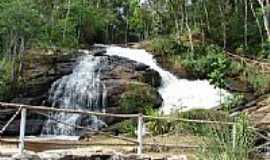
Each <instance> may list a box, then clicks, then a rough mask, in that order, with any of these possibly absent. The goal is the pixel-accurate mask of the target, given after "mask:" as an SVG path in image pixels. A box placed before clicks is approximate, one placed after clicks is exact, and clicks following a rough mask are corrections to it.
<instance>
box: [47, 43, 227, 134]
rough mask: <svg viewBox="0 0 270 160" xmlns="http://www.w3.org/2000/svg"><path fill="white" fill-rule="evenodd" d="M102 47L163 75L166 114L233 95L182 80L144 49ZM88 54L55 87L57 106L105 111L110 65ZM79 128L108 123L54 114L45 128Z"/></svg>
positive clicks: (52, 94)
mask: <svg viewBox="0 0 270 160" xmlns="http://www.w3.org/2000/svg"><path fill="white" fill-rule="evenodd" d="M102 47H106V50H107V53H106V54H107V55H114V56H120V57H125V58H128V59H131V60H134V61H137V62H140V63H144V64H146V65H149V66H150V67H151V68H152V69H154V70H156V71H157V72H159V74H160V76H161V78H162V85H161V87H160V88H159V93H160V95H161V96H162V98H163V106H162V108H161V111H163V112H164V113H165V114H168V113H170V112H172V111H175V110H182V111H185V110H190V109H194V108H205V109H209V108H212V107H216V106H218V105H219V104H220V102H221V101H220V100H223V99H224V98H225V97H226V96H227V95H229V93H227V92H226V91H225V90H219V89H215V88H214V86H212V85H210V84H209V82H208V81H207V80H196V81H189V80H186V79H178V78H177V77H176V76H174V75H173V74H171V73H170V72H168V71H166V70H164V69H162V68H161V67H159V66H158V65H157V63H156V61H155V59H154V57H153V55H151V54H150V53H147V52H146V51H145V50H143V49H129V48H121V47H116V46H104V45H103V46H102ZM87 53H88V52H87ZM87 53H86V55H85V56H83V57H82V58H81V59H80V60H79V63H78V65H77V66H76V67H75V68H74V70H73V73H72V74H70V75H67V76H64V77H63V78H61V79H59V80H58V81H56V82H55V83H54V84H53V85H52V87H51V89H50V96H49V101H50V102H51V103H52V106H53V107H59V108H62V109H76V110H91V111H99V112H100V111H104V109H105V105H106V104H105V103H106V94H107V91H106V88H105V84H103V83H102V82H101V80H100V74H101V73H100V71H101V68H102V66H104V65H106V60H105V58H104V57H102V56H101V57H94V56H91V55H87ZM220 91H221V92H220ZM220 93H221V95H222V97H220ZM59 122H62V123H63V122H64V123H65V124H62V123H59ZM66 124H67V125H66ZM75 125H79V126H88V127H91V128H99V126H101V125H104V123H103V122H102V121H100V120H98V119H97V117H94V116H92V117H89V116H86V117H84V116H81V115H78V114H65V113H57V114H56V113H55V114H51V115H50V119H49V120H48V121H47V122H46V124H45V126H44V127H43V131H42V135H54V136H55V135H61V136H63V135H68V136H77V135H79V134H80V131H81V130H78V129H76V128H74V126H75ZM68 126H70V127H68Z"/></svg>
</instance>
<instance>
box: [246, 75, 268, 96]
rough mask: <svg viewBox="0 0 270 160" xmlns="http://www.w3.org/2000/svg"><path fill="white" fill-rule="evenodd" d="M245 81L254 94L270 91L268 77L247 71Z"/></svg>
mask: <svg viewBox="0 0 270 160" xmlns="http://www.w3.org/2000/svg"><path fill="white" fill-rule="evenodd" d="M246 79H247V81H248V82H249V83H250V84H251V85H252V87H253V89H254V91H255V93H256V94H258V95H261V94H264V93H266V92H268V91H270V75H269V74H267V73H266V74H264V73H260V72H259V71H258V72H256V71H254V70H253V72H252V71H251V72H250V71H249V73H248V74H247V77H246Z"/></svg>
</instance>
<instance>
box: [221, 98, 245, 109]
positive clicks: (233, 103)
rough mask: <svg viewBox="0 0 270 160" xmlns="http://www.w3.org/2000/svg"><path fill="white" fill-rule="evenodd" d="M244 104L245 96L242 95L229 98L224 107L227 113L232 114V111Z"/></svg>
mask: <svg viewBox="0 0 270 160" xmlns="http://www.w3.org/2000/svg"><path fill="white" fill-rule="evenodd" d="M243 102H244V96H243V95H242V94H235V95H233V96H227V97H226V99H225V101H224V102H223V104H222V106H223V109H224V110H225V111H228V112H230V111H231V109H233V108H235V107H237V106H239V105H241V104H242V103H243Z"/></svg>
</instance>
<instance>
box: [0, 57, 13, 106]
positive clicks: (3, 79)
mask: <svg viewBox="0 0 270 160" xmlns="http://www.w3.org/2000/svg"><path fill="white" fill-rule="evenodd" d="M11 70H12V64H11V63H10V62H6V61H5V60H4V59H2V60H0V100H1V101H5V100H7V99H8V98H9V97H10V96H11V93H10V90H11V79H10V78H11V77H10V75H11Z"/></svg>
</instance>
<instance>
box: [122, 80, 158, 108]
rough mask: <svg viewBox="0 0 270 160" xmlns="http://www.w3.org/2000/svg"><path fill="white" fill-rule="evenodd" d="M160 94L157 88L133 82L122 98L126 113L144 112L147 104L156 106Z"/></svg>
mask: <svg viewBox="0 0 270 160" xmlns="http://www.w3.org/2000/svg"><path fill="white" fill-rule="evenodd" d="M157 97H158V95H157V92H156V91H155V89H153V88H152V87H150V86H148V85H144V84H131V85H129V86H128V88H127V91H126V92H125V93H124V94H123V95H122V96H121V98H120V107H121V111H122V112H124V113H143V112H144V107H145V106H153V107H159V106H155V104H157V103H156V99H157Z"/></svg>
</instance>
